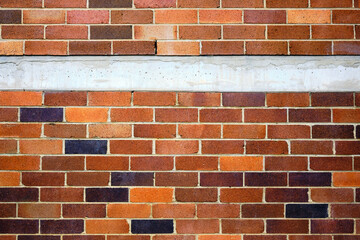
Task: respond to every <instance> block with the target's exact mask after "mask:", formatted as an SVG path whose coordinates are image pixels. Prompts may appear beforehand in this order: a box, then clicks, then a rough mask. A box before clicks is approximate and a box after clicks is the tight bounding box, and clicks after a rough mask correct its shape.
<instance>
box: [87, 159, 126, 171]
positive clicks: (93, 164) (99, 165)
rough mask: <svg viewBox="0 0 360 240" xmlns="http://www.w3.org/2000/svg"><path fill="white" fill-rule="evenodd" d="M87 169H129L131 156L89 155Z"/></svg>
mask: <svg viewBox="0 0 360 240" xmlns="http://www.w3.org/2000/svg"><path fill="white" fill-rule="evenodd" d="M86 169H87V170H129V158H128V157H117V156H106V157H105V156H104V157H102V156H87V157H86Z"/></svg>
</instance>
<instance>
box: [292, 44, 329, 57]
mask: <svg viewBox="0 0 360 240" xmlns="http://www.w3.org/2000/svg"><path fill="white" fill-rule="evenodd" d="M289 46H290V54H291V55H331V53H332V50H331V48H332V44H331V42H330V41H301V42H300V41H290V45H289Z"/></svg>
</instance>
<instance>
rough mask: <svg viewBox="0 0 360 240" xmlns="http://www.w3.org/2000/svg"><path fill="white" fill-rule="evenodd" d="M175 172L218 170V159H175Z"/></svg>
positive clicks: (189, 157) (197, 157)
mask: <svg viewBox="0 0 360 240" xmlns="http://www.w3.org/2000/svg"><path fill="white" fill-rule="evenodd" d="M175 165H176V170H198V171H202V170H203V171H211V170H218V157H205V156H195V157H193V156H184V157H180V156H179V157H176V164H175Z"/></svg>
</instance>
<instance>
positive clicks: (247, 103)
mask: <svg viewBox="0 0 360 240" xmlns="http://www.w3.org/2000/svg"><path fill="white" fill-rule="evenodd" d="M222 96H223V97H222V102H223V106H226V107H235V106H236V107H262V106H265V94H264V93H223V94H222Z"/></svg>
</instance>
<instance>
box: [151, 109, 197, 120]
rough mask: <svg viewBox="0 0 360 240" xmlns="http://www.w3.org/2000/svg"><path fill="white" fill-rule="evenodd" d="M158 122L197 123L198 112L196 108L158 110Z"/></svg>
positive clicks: (156, 117) (156, 118)
mask: <svg viewBox="0 0 360 240" xmlns="http://www.w3.org/2000/svg"><path fill="white" fill-rule="evenodd" d="M155 121H156V122H197V121H198V110H197V109H195V108H171V109H170V108H157V109H155Z"/></svg>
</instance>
